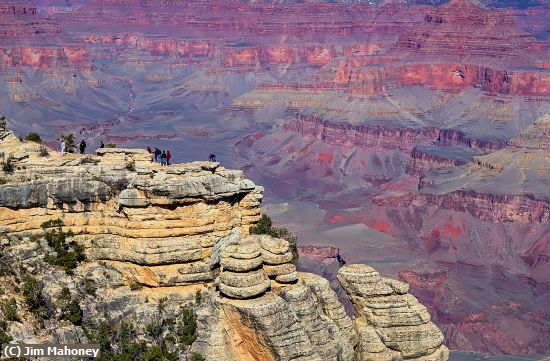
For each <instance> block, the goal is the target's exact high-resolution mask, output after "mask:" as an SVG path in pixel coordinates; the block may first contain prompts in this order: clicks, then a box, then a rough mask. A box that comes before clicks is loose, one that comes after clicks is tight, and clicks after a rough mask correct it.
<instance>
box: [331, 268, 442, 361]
mask: <svg viewBox="0 0 550 361" xmlns="http://www.w3.org/2000/svg"><path fill="white" fill-rule="evenodd" d="M338 280H339V281H340V283H341V284H342V287H344V289H345V290H346V292H347V294H348V295H349V296H350V298H351V301H352V303H353V305H354V307H355V311H356V323H357V325H358V326H357V328H358V333H359V335H361V336H362V337H360V338H359V349H360V352H361V353H362V354H363V355H365V354H366V355H365V356H363V357H366V358H365V359H367V358H368V359H370V358H373V359H388V360H391V359H394V358H395V357H397V358H403V359H409V358H414V357H422V358H426V359H428V360H445V359H447V357H448V354H449V352H448V350H447V348H446V347H445V346H444V345H443V335H442V334H441V331H439V329H438V328H437V327H436V326H435V325H434V324H433V323H432V322H430V315H429V313H428V311H427V310H426V308H425V307H424V306H422V305H421V304H420V303H419V302H418V301H417V300H416V298H414V297H413V296H411V295H409V294H408V293H407V291H408V286H407V285H406V284H404V283H402V282H399V281H395V280H391V279H386V278H382V277H380V275H379V274H378V272H376V271H375V270H374V269H373V268H371V267H369V266H367V265H359V264H354V265H347V266H344V267H342V268H341V269H340V271H339V272H338Z"/></svg>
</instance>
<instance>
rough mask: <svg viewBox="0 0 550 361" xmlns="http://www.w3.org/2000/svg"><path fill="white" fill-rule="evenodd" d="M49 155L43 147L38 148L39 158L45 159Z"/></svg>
mask: <svg viewBox="0 0 550 361" xmlns="http://www.w3.org/2000/svg"><path fill="white" fill-rule="evenodd" d="M48 155H50V152H48V148H47V147H46V146H45V145H41V146H40V156H41V157H47V156H48Z"/></svg>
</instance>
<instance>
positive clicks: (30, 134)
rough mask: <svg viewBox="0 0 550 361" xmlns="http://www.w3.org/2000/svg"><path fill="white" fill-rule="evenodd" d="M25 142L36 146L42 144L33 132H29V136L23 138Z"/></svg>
mask: <svg viewBox="0 0 550 361" xmlns="http://www.w3.org/2000/svg"><path fill="white" fill-rule="evenodd" d="M25 140H28V141H30V142H35V143H38V144H40V143H42V138H40V135H39V134H38V133H35V132H30V133H29V134H27V136H26V137H25Z"/></svg>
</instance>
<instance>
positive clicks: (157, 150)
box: [155, 147, 162, 162]
mask: <svg viewBox="0 0 550 361" xmlns="http://www.w3.org/2000/svg"><path fill="white" fill-rule="evenodd" d="M161 153H162V152H161V151H160V149H158V148H157V147H155V162H160V155H161Z"/></svg>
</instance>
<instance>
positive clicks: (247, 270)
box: [216, 237, 271, 299]
mask: <svg viewBox="0 0 550 361" xmlns="http://www.w3.org/2000/svg"><path fill="white" fill-rule="evenodd" d="M220 264H221V267H222V270H221V273H220V276H219V277H218V278H217V280H216V283H217V285H218V288H219V289H220V291H221V293H222V294H223V295H224V296H227V297H231V298H239V299H246V298H251V297H255V296H258V295H261V294H262V293H265V292H266V291H267V290H268V289H269V288H270V285H271V283H270V282H269V279H268V278H267V276H266V274H265V273H264V271H263V270H262V256H261V253H260V244H259V243H258V242H256V240H255V239H252V238H250V237H249V238H243V239H241V240H240V242H239V243H238V244H231V245H229V246H227V247H226V248H225V250H223V252H222V256H221V260H220Z"/></svg>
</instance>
